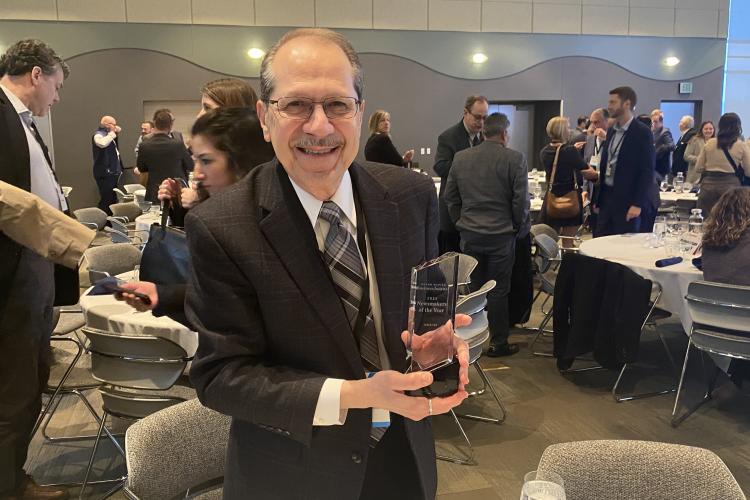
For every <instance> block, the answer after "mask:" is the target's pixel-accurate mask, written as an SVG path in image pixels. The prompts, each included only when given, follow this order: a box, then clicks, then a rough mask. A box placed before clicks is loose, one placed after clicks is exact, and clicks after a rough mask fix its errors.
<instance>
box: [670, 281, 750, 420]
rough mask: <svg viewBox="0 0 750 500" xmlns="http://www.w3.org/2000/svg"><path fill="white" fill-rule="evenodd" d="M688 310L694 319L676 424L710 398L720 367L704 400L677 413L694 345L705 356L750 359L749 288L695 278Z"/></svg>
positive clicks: (676, 402)
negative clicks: (705, 354)
mask: <svg viewBox="0 0 750 500" xmlns="http://www.w3.org/2000/svg"><path fill="white" fill-rule="evenodd" d="M685 298H686V299H687V305H688V313H689V314H690V318H691V319H692V320H693V325H692V327H691V328H690V334H689V337H688V346H687V350H686V351H685V361H684V362H683V365H682V374H681V375H680V383H679V384H678V386H677V394H676V395H675V399H674V407H673V408H672V425H673V426H674V427H676V426H677V425H679V424H680V423H681V422H682V421H683V420H685V419H686V418H687V417H688V416H690V415H691V414H692V413H693V412H694V411H695V410H697V409H698V408H699V407H700V406H701V405H702V404H703V403H705V402H706V401H708V400H709V399H711V396H712V393H713V389H714V385H715V383H716V378H717V375H718V372H719V369H718V368H716V369H715V371H714V375H713V376H712V377H710V379H709V381H708V388H707V389H706V393H705V394H704V396H703V399H702V400H701V401H700V403H699V404H698V405H696V406H693V407H692V408H690V409H689V410H688V411H687V412H686V413H684V414H683V415H682V416H679V417H678V416H677V409H678V407H679V402H680V394H681V393H682V392H683V391H682V387H683V385H684V380H685V372H686V371H687V365H688V357H689V356H690V349H691V348H693V347H695V348H696V349H698V350H699V351H700V353H701V356H703V353H704V352H708V353H711V354H712V355H718V356H724V357H729V358H735V359H743V360H750V287H748V286H736V285H727V284H723V283H712V282H710V281H694V282H693V283H690V285H688V293H687V296H686V297H685Z"/></svg>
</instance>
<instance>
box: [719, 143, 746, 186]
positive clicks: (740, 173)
mask: <svg viewBox="0 0 750 500" xmlns="http://www.w3.org/2000/svg"><path fill="white" fill-rule="evenodd" d="M721 150H722V151H724V156H726V157H727V161H728V162H729V164H730V165H732V168H733V169H734V175H736V176H737V178H738V179H739V180H740V186H750V177H748V176H746V175H745V170H744V169H743V168H741V167H738V166H737V164H736V163H735V162H734V158H732V155H730V154H729V150H728V149H727V148H725V147H724V148H721Z"/></svg>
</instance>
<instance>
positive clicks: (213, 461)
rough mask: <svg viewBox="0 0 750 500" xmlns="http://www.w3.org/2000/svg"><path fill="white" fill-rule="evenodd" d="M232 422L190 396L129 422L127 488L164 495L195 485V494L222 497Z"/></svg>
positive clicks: (146, 497)
mask: <svg viewBox="0 0 750 500" xmlns="http://www.w3.org/2000/svg"><path fill="white" fill-rule="evenodd" d="M230 422H231V418H230V417H228V416H226V415H222V414H221V413H218V412H215V411H214V410H210V409H208V408H206V407H205V406H203V405H201V403H200V401H198V400H197V399H191V400H189V401H185V402H184V403H180V404H177V405H174V406H170V407H169V408H165V409H163V410H161V411H158V412H156V413H154V414H152V415H149V416H148V417H146V418H144V419H142V420H140V421H138V422H136V423H135V424H133V425H132V426H130V427H129V428H128V430H127V433H126V434H125V454H126V456H127V460H126V461H127V464H128V481H127V485H126V487H125V490H124V492H125V494H126V495H127V496H128V497H130V498H133V499H139V500H160V499H162V498H177V497H178V496H179V497H184V496H185V493H186V492H187V491H188V490H190V496H191V498H193V495H196V496H198V497H199V498H205V496H204V495H210V494H214V495H216V498H221V492H222V491H223V488H222V486H221V483H222V482H223V477H224V462H225V458H226V453H227V442H228V441H229V425H230ZM185 429H190V432H185Z"/></svg>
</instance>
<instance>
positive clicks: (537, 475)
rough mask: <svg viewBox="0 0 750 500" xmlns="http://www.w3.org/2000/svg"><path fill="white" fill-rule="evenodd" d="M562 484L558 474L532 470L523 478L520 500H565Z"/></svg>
mask: <svg viewBox="0 0 750 500" xmlns="http://www.w3.org/2000/svg"><path fill="white" fill-rule="evenodd" d="M564 486H565V485H564V483H563V479H562V478H561V477H560V476H559V475H558V474H555V473H554V472H544V471H535V470H534V471H531V472H529V473H528V474H526V475H525V476H524V478H523V489H522V490H521V500H565V487H564Z"/></svg>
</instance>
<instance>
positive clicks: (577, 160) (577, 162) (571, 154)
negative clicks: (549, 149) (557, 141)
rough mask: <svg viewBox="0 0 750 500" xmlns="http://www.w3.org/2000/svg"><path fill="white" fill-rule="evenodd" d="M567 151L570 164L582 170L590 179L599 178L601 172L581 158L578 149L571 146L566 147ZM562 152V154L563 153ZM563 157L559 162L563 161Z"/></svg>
mask: <svg viewBox="0 0 750 500" xmlns="http://www.w3.org/2000/svg"><path fill="white" fill-rule="evenodd" d="M563 152H564V153H565V161H566V162H568V164H570V165H571V166H572V167H573V169H574V170H578V171H579V172H581V175H582V176H583V178H584V179H586V180H589V181H595V180H596V179H598V178H599V174H598V173H597V171H596V170H594V169H593V168H591V167H590V166H589V165H588V164H587V163H586V162H585V161H584V159H583V158H581V155H579V154H578V150H576V149H573V148H571V147H566V148H565V149H564V151H563ZM563 152H561V153H560V154H561V156H562V154H563ZM562 161H563V158H560V160H559V162H562Z"/></svg>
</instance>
